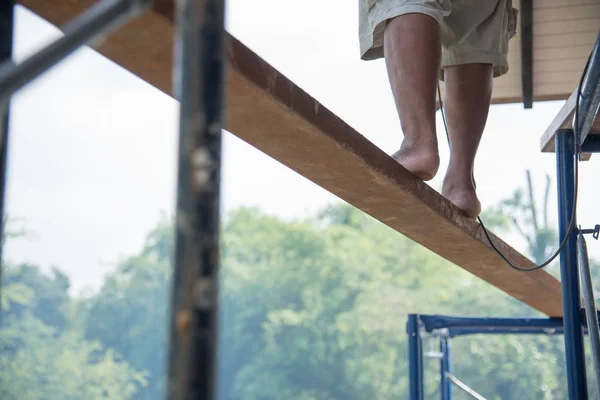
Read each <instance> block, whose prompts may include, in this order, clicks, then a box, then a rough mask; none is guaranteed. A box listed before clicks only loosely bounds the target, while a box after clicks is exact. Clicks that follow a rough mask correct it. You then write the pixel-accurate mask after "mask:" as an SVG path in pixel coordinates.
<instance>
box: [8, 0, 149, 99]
mask: <svg viewBox="0 0 600 400" xmlns="http://www.w3.org/2000/svg"><path fill="white" fill-rule="evenodd" d="M151 4H152V1H151V0H104V1H102V2H100V3H98V4H95V5H94V6H93V7H91V8H90V9H88V10H86V11H85V12H84V13H82V14H81V15H80V16H78V17H77V18H75V19H74V20H73V21H72V22H69V23H68V24H66V25H65V26H64V28H63V29H62V30H63V33H64V35H63V36H62V37H60V38H59V39H57V40H56V41H54V42H53V43H51V44H50V45H48V46H47V47H45V48H44V49H42V50H40V51H39V52H37V53H36V54H34V55H32V56H31V57H29V58H28V59H26V60H25V61H23V62H21V63H19V64H14V63H13V62H10V61H6V62H4V63H3V64H2V65H1V66H0V103H5V102H6V101H7V100H8V98H9V97H10V96H11V95H12V94H13V93H15V92H16V91H17V90H19V89H21V88H22V87H23V86H25V85H27V84H28V83H30V82H31V81H33V80H34V79H35V78H37V77H38V76H40V75H41V74H42V73H44V72H46V71H47V70H48V69H50V68H52V67H53V66H54V65H55V64H57V63H58V62H59V61H61V60H62V59H64V58H65V57H67V56H68V55H70V54H71V53H73V52H74V51H75V50H77V49H78V48H79V47H81V46H83V45H84V44H86V43H90V42H92V41H93V40H97V39H100V37H101V35H103V34H106V33H108V32H110V31H112V30H114V29H116V28H117V27H119V26H121V25H122V24H124V23H125V22H127V21H128V20H130V19H131V18H133V17H135V16H137V15H139V14H141V13H142V12H144V11H145V10H146V9H147V8H149V7H150V5H151Z"/></svg>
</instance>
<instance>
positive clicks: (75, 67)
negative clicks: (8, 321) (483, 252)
mask: <svg viewBox="0 0 600 400" xmlns="http://www.w3.org/2000/svg"><path fill="white" fill-rule="evenodd" d="M16 17H17V24H16V29H17V32H16V38H15V51H16V57H17V59H22V58H23V57H25V56H26V55H27V54H29V53H30V52H31V51H34V50H35V49H36V48H39V46H42V45H43V44H44V43H47V42H48V41H49V40H51V39H52V38H54V37H56V36H57V35H58V34H59V32H58V30H57V29H56V28H54V27H52V26H51V25H49V24H47V23H46V22H44V21H42V20H40V19H39V18H37V17H36V16H34V15H33V14H31V13H30V12H28V11H27V10H25V9H23V8H21V7H18V8H17V13H16ZM356 22H357V7H356V5H355V3H354V2H351V1H346V0H327V1H324V0H304V1H303V2H287V1H279V0H253V1H252V2H249V1H247V0H230V1H229V2H228V19H227V25H228V30H229V31H230V32H231V33H232V34H233V35H234V36H236V37H238V38H239V39H240V40H241V41H242V42H244V43H245V44H246V45H248V46H249V47H250V48H251V49H253V50H254V51H256V52H257V53H258V54H259V55H260V56H262V57H263V58H265V59H266V60H267V61H269V62H270V63H271V64H272V65H274V66H275V67H276V68H277V69H279V70H280V71H281V72H283V73H284V74H285V75H286V76H288V77H289V78H291V79H292V80H293V81H295V82H296V83H297V84H299V86H301V87H302V88H304V89H305V90H307V91H308V92H309V93H310V94H311V95H312V96H314V97H316V98H317V99H318V100H320V101H321V102H322V103H323V104H324V105H325V106H327V107H329V108H330V109H331V110H333V111H334V112H335V113H336V114H338V115H339V116H340V117H342V118H343V119H344V120H345V121H347V122H348V123H349V124H350V125H352V126H354V127H355V128H356V129H357V130H358V131H359V132H361V133H362V134H363V135H365V136H366V137H367V138H368V139H370V140H371V141H373V142H374V143H375V144H376V145H377V146H379V147H380V148H382V149H383V150H384V151H386V152H387V153H392V152H394V151H395V150H396V149H397V148H398V146H399V144H400V140H401V133H400V129H399V123H398V119H397V115H396V111H395V109H394V105H393V101H392V97H391V93H390V91H389V88H388V83H387V75H386V72H385V67H384V64H383V62H382V61H381V60H380V61H375V62H369V63H366V62H362V61H360V60H359V58H358V42H357V27H356ZM561 105H562V102H550V103H537V104H535V105H534V109H533V110H523V108H522V106H521V105H519V104H516V105H504V106H493V107H492V110H491V113H490V117H489V120H488V124H487V128H486V132H485V136H484V140H483V143H482V146H481V150H480V153H479V156H478V160H477V172H476V173H477V175H476V178H477V180H478V188H479V195H480V197H481V199H482V201H483V205H484V207H486V206H490V205H492V204H494V203H495V202H497V201H498V200H500V199H501V198H503V197H505V196H507V195H508V194H510V193H512V191H513V189H514V188H515V187H516V186H517V185H522V184H524V183H525V169H526V168H531V169H532V171H533V174H534V179H535V180H536V181H537V182H539V183H540V185H539V186H540V188H539V189H541V183H542V182H543V179H544V175H545V173H550V174H551V176H552V178H553V179H554V177H555V163H554V156H553V155H548V154H541V153H540V151H539V138H540V136H541V134H542V133H543V131H544V129H545V127H546V126H547V125H548V124H549V122H550V121H551V120H552V118H553V117H554V115H555V114H556V112H557V111H558V110H559V109H560V107H561ZM177 112H178V106H177V103H176V102H175V101H174V100H173V99H171V98H169V97H168V96H166V95H164V94H162V93H161V92H159V91H158V90H156V89H154V88H152V87H151V86H149V85H148V84H146V83H145V82H143V81H141V80H139V79H138V78H136V77H135V76H132V75H131V74H129V73H128V72H126V71H124V70H123V69H121V68H120V67H118V66H117V65H115V64H114V63H112V62H111V61H109V60H107V59H105V58H103V57H102V56H99V55H97V54H96V53H94V52H93V51H91V50H88V49H83V50H81V51H79V52H78V53H76V54H75V55H74V56H72V57H70V58H69V59H68V60H66V61H65V62H63V63H62V64H60V65H59V66H57V67H56V68H54V69H53V70H52V71H50V72H49V73H48V74H46V75H45V76H44V77H42V78H40V79H38V80H37V81H36V82H34V83H32V84H31V85H30V86H29V87H27V88H26V89H24V90H22V91H21V92H20V93H19V94H18V95H17V96H15V98H14V101H13V107H12V114H11V139H10V140H11V147H10V160H9V186H8V207H7V211H8V213H9V214H10V215H11V216H12V217H15V218H22V219H23V224H24V225H25V226H26V228H27V229H28V230H30V231H31V232H33V233H34V236H33V237H32V238H30V239H28V240H20V241H15V242H12V243H9V244H8V245H7V247H6V252H5V255H6V257H7V259H8V260H10V261H14V262H17V261H29V262H34V263H37V264H39V265H42V266H44V267H49V266H51V265H55V266H58V267H60V268H61V269H63V270H65V271H66V272H67V273H68V274H69V276H70V277H71V279H72V283H73V286H74V289H75V290H77V291H79V290H80V289H82V288H83V287H86V286H89V287H97V285H98V283H99V280H100V277H101V275H102V273H104V272H106V271H107V270H108V269H109V268H111V266H112V265H114V262H115V261H117V260H118V259H119V258H120V257H123V256H125V255H128V254H133V253H135V252H136V251H138V250H139V248H140V247H141V245H142V243H143V240H144V236H145V234H146V233H147V232H148V230H149V229H150V228H152V227H153V226H154V225H155V223H156V222H157V220H158V219H159V216H160V213H161V212H162V211H165V212H167V213H169V214H170V213H172V212H173V210H174V194H175V176H176V169H175V167H176V159H175V154H176V144H177ZM438 129H439V132H438V134H439V135H440V149H441V154H442V163H443V166H444V168H445V164H446V162H447V159H448V151H447V148H446V147H445V139H444V136H443V135H444V134H443V131H442V126H441V124H440V119H439V117H438ZM599 163H600V157H599V156H596V157H595V158H592V161H591V162H587V163H583V164H582V170H581V177H580V179H581V184H580V206H579V218H580V223H582V224H583V225H585V226H588V225H589V226H592V225H594V224H596V223H600V215H599V212H598V209H597V207H596V208H594V206H595V205H597V200H595V198H596V196H598V194H599V193H598V187H597V185H595V182H597V175H596V177H594V175H593V172H594V170H597V168H598V166H599ZM444 168H442V170H441V171H440V173H439V174H438V177H437V178H436V179H435V180H433V181H432V182H431V183H430V184H431V185H432V186H433V187H434V188H436V189H438V188H439V187H440V185H441V179H442V177H443V173H444ZM539 195H541V193H540V194H539ZM552 196H553V197H552V198H551V199H552V212H553V213H555V210H556V207H555V199H556V195H555V192H554V191H553V194H552ZM222 201H223V209H224V211H225V212H227V211H228V210H231V209H233V208H236V207H238V206H241V205H253V206H259V207H260V208H262V209H264V210H266V211H268V212H270V213H273V214H277V215H280V216H283V217H295V216H300V215H306V214H307V213H310V212H313V211H315V210H317V209H319V208H321V207H322V206H323V205H325V204H326V203H328V202H332V201H338V199H337V198H336V197H334V196H332V195H330V194H329V193H327V192H326V191H324V190H322V189H321V188H319V187H317V186H316V185H314V184H312V183H311V182H309V181H307V180H306V179H304V178H302V177H300V176H299V175H297V174H296V173H294V172H292V171H290V170H288V169H287V168H286V167H284V166H282V165H281V164H279V163H277V162H276V161H274V160H272V159H270V158H268V157H267V156H265V155H263V154H262V153H260V152H259V151H257V150H256V149H254V148H252V147H250V146H249V145H247V144H245V143H244V142H241V141H240V140H238V139H237V138H235V137H234V136H232V135H231V134H228V133H227V134H226V135H225V139H224V171H223V199H222ZM507 238H508V240H510V241H511V243H513V244H514V245H515V247H517V248H518V249H521V250H522V249H523V243H522V242H521V241H519V240H517V237H515V236H508V237H507ZM589 245H590V251H591V253H592V254H595V255H596V256H598V255H600V252H598V247H600V246H598V245H597V244H596V242H593V243H590V244H589Z"/></svg>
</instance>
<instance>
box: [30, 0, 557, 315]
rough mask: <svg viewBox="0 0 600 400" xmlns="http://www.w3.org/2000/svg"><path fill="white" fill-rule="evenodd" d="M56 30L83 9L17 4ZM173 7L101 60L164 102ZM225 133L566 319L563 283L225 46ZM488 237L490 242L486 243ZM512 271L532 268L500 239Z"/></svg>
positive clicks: (283, 81)
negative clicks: (155, 89)
mask: <svg viewBox="0 0 600 400" xmlns="http://www.w3.org/2000/svg"><path fill="white" fill-rule="evenodd" d="M21 3H22V4H23V5H25V6H26V7H28V8H29V9H31V10H32V11H33V12H35V13H37V14H39V15H41V16H42V17H43V18H46V19H47V20H49V21H50V22H52V23H54V24H57V25H60V24H63V23H64V22H65V21H66V20H68V19H70V18H72V17H73V16H74V15H76V14H77V13H79V12H80V11H82V9H83V8H85V7H86V6H89V4H91V1H89V0H80V1H77V0H74V1H73V0H71V1H67V0H21ZM172 33H173V30H172V8H171V7H169V6H168V2H163V3H162V4H160V5H159V7H158V8H156V9H155V10H154V11H153V12H150V13H148V14H147V15H145V16H144V17H142V18H140V19H138V20H137V21H134V22H132V23H131V24H129V25H128V26H126V27H125V28H122V29H121V30H120V31H119V32H117V33H116V34H114V35H111V36H110V37H109V38H108V41H107V42H106V43H105V44H103V45H101V46H100V47H99V49H98V50H99V51H100V52H101V53H102V54H104V55H105V56H107V57H108V58H110V59H112V60H113V61H115V62H116V63H118V64H120V65H122V66H124V67H126V68H127V69H129V70H130V71H131V72H133V73H134V74H136V75H138V76H140V77H142V78H143V79H145V80H147V81H148V82H149V83H151V84H153V85H155V86H157V87H159V88H160V89H162V90H163V91H165V92H166V93H170V80H171V76H172V71H171V53H172V51H171V50H172V47H171V46H172V41H173V36H172ZM227 49H228V62H229V67H228V77H227V106H226V123H225V128H226V129H227V130H228V131H230V132H232V133H233V134H235V135H236V136H238V137H240V138H241V139H243V140H244V141H246V142H247V143H249V144H251V145H252V146H254V147H256V148H257V149H259V150H261V151H262V152H264V153H265V154H267V155H269V156H270V157H272V158H274V159H275V160H277V161H279V162H281V163H282V164H283V165H286V166H287V167H289V168H291V169H292V170H294V171H296V172H297V173H299V174H300V175H302V176H304V177H306V178H308V179H310V180H311V181H313V182H314V183H316V184H317V185H319V186H321V187H322V188H324V189H325V190H327V191H329V192H331V193H333V194H334V195H336V196H338V197H339V198H341V199H343V200H345V201H346V202H348V203H349V204H352V205H353V206H355V207H357V208H359V209H361V210H362V211H364V212H365V213H367V214H369V215H371V216H372V217H374V218H376V219H378V220H379V221H381V222H383V223H384V224H386V225H388V226H390V227H391V228H393V229H395V230H396V231H398V232H400V233H401V234H403V235H405V236H407V237H409V238H411V239H412V240H414V241H416V242H418V243H420V244H421V245H423V246H425V247H427V248H428V249H430V250H431V251H433V252H435V253H437V254H439V255H440V256H442V257H444V258H446V259H447V260H450V261H451V262H453V263H455V264H456V265H458V266H460V267H462V268H464V269H466V270H467V271H469V272H471V273H472V274H474V275H475V276H477V277H479V278H481V279H483V280H485V281H487V282H489V283H490V284H492V285H494V286H496V287H498V288H499V289H501V290H503V291H505V292H506V293H508V294H509V295H511V296H514V297H515V298H517V299H519V300H521V301H523V302H524V303H526V304H529V305H530V306H531V307H533V308H535V309H537V310H539V311H541V312H543V313H545V314H547V315H549V316H560V315H561V314H562V305H561V288H560V283H559V282H558V281H557V280H556V279H555V278H554V277H552V276H551V275H550V274H548V273H546V272H545V271H541V270H540V271H534V272H529V273H523V272H518V271H515V270H513V269H511V268H510V267H509V266H507V265H506V264H505V263H504V261H503V260H502V259H501V258H500V257H499V256H498V255H497V254H496V253H495V252H494V251H493V250H492V248H491V247H490V245H489V243H488V242H487V239H486V238H485V236H484V234H483V231H482V229H481V227H480V226H479V224H478V223H477V222H476V221H475V220H474V219H471V218H467V217H466V216H465V215H464V214H463V213H462V212H461V211H460V210H459V209H458V208H456V207H455V206H453V205H452V204H451V203H450V202H449V201H447V200H446V199H445V198H444V197H442V196H441V195H439V194H438V193H437V192H436V191H435V190H433V189H432V188H431V187H429V186H428V185H427V184H425V183H423V182H422V181H420V180H418V179H417V178H416V177H414V176H413V175H412V174H411V173H409V172H408V171H407V170H406V169H404V168H403V167H402V166H401V165H400V164H398V163H397V162H395V161H394V160H393V159H392V158H391V157H390V156H388V155H387V154H386V153H384V152H383V151H381V150H380V149H379V148H378V147H377V146H375V145H374V144H373V143H371V142H370V141H369V140H367V139H366V138H365V137H363V136H361V135H360V134H359V133H358V132H356V130H354V129H353V128H352V127H351V126H349V125H348V124H346V123H345V122H344V121H342V120H341V119H340V118H338V117H337V116H336V115H334V114H333V113H332V112H331V111H330V110H328V109H327V108H325V107H324V106H322V105H321V104H320V103H319V102H317V101H316V100H315V99H313V98H312V97H311V96H309V95H308V94H307V93H306V92H304V91H303V90H302V89H300V88H299V87H298V86H296V85H295V84H294V83H293V82H291V81H290V80H288V79H287V78H286V77H285V76H283V75H282V74H281V73H279V72H278V71H276V70H275V69H274V68H273V67H271V66H270V65H269V64H268V63H267V62H265V61H264V60H262V59H261V58H260V57H258V56H257V55H256V54H254V53H253V52H252V51H251V50H249V49H248V48H247V47H245V46H244V45H243V44H242V43H240V42H239V41H238V40H236V39H235V38H233V37H229V38H228V46H227ZM492 236H493V235H492ZM493 240H494V242H495V244H496V246H497V247H499V248H500V249H501V251H502V252H503V253H504V254H505V255H506V256H507V257H508V258H509V259H510V260H511V261H512V262H513V263H514V264H516V265H518V266H521V267H524V268H530V267H532V266H533V263H532V262H531V261H530V260H528V259H527V258H526V257H524V256H523V255H521V254H519V253H518V252H517V251H516V250H514V249H512V248H511V247H510V246H508V245H507V244H505V243H504V242H502V241H501V240H500V239H499V238H497V237H496V236H493Z"/></svg>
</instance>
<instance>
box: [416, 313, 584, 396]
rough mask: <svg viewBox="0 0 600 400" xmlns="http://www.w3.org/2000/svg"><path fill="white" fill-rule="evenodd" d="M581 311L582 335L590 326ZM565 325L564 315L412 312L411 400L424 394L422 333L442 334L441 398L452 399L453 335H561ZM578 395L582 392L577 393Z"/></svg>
mask: <svg viewBox="0 0 600 400" xmlns="http://www.w3.org/2000/svg"><path fill="white" fill-rule="evenodd" d="M582 311H583V310H581V309H578V310H577V312H576V314H577V315H578V317H579V321H580V322H579V323H580V325H579V326H580V327H581V330H580V332H581V335H582V339H583V334H584V333H586V331H587V329H585V320H584V318H585V317H584V314H583V312H582ZM564 325H565V321H564V320H563V318H470V317H452V316H446V315H417V314H410V315H409V316H408V323H407V332H408V334H409V381H410V382H409V388H410V400H423V398H424V397H423V396H424V392H423V387H424V375H423V351H422V347H423V341H422V338H421V333H426V334H430V335H434V336H439V338H440V352H441V354H442V357H441V359H440V392H441V398H442V400H451V399H452V386H451V382H450V381H449V380H448V379H447V377H446V373H447V372H450V368H451V364H450V363H451V357H450V341H451V339H452V338H453V337H457V336H466V335H475V334H484V335H505V334H515V335H534V334H536V335H559V334H563V333H564V332H565V331H566V330H565V328H564ZM567 330H568V329H567ZM572 330H573V329H572ZM574 331H576V332H577V331H578V330H576V329H575V330H574ZM567 349H568V348H567ZM584 361H585V360H584ZM584 366H585V365H584ZM584 378H585V376H584ZM584 389H585V392H584V396H585V397H581V398H585V399H587V386H584ZM570 390H571V389H570V388H569V391H570ZM576 395H580V394H579V393H577V394H576ZM569 396H570V397H569V399H577V397H572V396H573V395H571V393H569Z"/></svg>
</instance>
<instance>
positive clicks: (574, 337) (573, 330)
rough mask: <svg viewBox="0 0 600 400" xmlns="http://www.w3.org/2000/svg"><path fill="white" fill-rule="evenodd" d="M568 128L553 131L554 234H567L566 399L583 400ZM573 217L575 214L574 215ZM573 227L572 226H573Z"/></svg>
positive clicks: (563, 256) (563, 269)
mask: <svg viewBox="0 0 600 400" xmlns="http://www.w3.org/2000/svg"><path fill="white" fill-rule="evenodd" d="M573 136H574V135H573V131H572V130H571V129H561V130H558V131H557V132H556V170H557V177H558V179H557V196H558V217H559V218H558V234H559V240H560V241H562V240H563V239H564V238H565V237H567V235H568V237H567V238H568V241H567V244H566V246H565V248H564V250H563V251H562V252H561V253H560V281H561V283H562V285H561V286H562V304H563V322H564V329H565V335H564V342H565V356H566V362H567V384H568V393H569V399H570V400H587V398H588V392H587V382H586V371H585V369H586V368H585V353H584V347H585V346H584V341H583V325H582V315H581V313H580V310H581V296H580V291H579V271H578V268H577V232H575V231H571V232H569V226H570V225H569V223H570V222H571V218H572V217H574V216H573V211H574V207H573V205H574V202H575V161H576V159H575V157H576V154H575V153H576V151H575V148H576V143H575V139H574V137H573ZM574 218H575V217H574ZM575 226H576V225H575Z"/></svg>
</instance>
